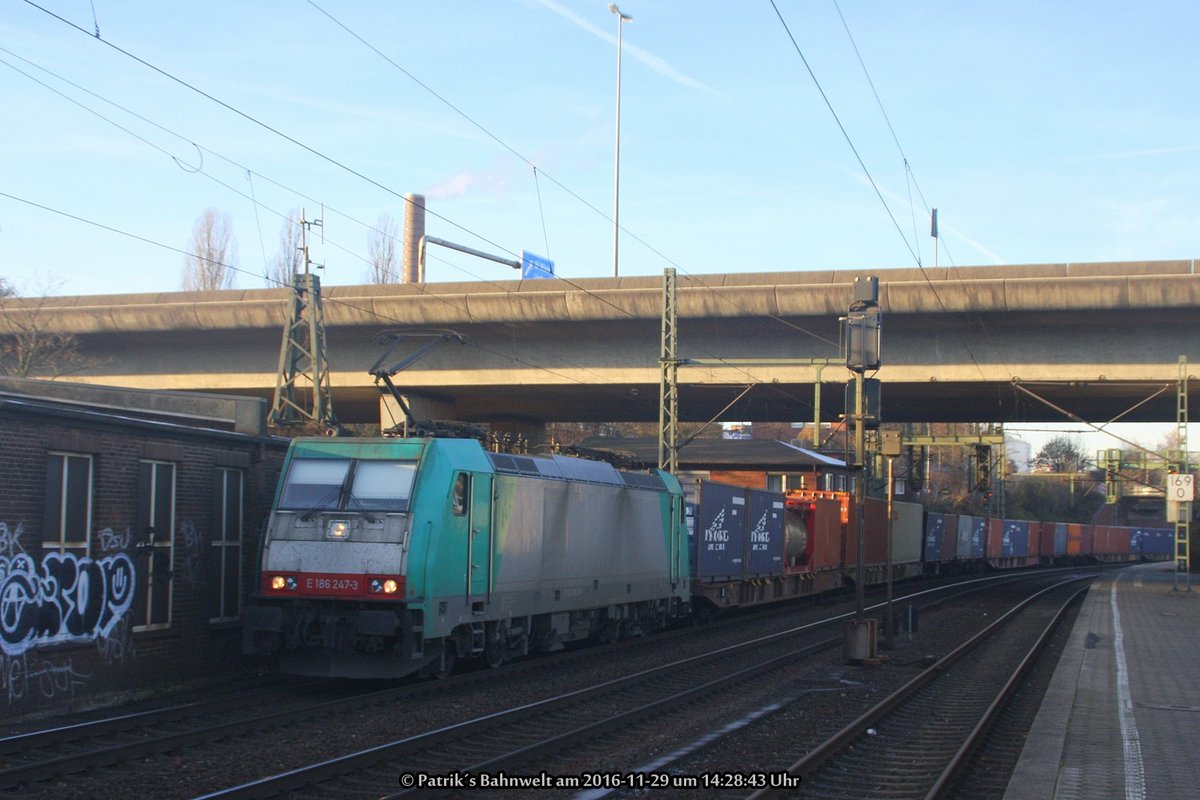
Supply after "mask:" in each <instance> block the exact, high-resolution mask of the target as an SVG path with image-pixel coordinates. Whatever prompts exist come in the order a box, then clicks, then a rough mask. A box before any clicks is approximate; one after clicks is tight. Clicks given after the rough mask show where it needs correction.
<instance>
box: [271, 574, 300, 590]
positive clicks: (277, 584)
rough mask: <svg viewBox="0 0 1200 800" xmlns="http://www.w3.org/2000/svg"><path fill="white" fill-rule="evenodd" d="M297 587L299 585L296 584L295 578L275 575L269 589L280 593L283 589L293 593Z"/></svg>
mask: <svg viewBox="0 0 1200 800" xmlns="http://www.w3.org/2000/svg"><path fill="white" fill-rule="evenodd" d="M299 586H300V584H299V583H297V582H296V578H295V576H293V575H276V576H275V577H274V578H271V588H272V589H274V590H275V591H277V592H281V591H283V590H284V589H287V590H288V591H289V592H294V591H296V589H297V588H298V587H299Z"/></svg>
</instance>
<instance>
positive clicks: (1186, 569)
mask: <svg viewBox="0 0 1200 800" xmlns="http://www.w3.org/2000/svg"><path fill="white" fill-rule="evenodd" d="M1187 363H1188V362H1187V356H1180V357H1179V379H1178V381H1177V384H1176V390H1175V425H1176V431H1177V434H1178V435H1177V440H1178V442H1177V444H1176V446H1177V447H1178V448H1179V450H1178V451H1177V452H1176V453H1171V454H1170V455H1172V456H1174V458H1172V462H1173V463H1172V464H1171V467H1172V469H1173V471H1174V473H1175V474H1176V475H1187V476H1189V477H1190V476H1191V474H1192V465H1191V464H1190V463H1189V458H1188V367H1187ZM1168 508H1173V510H1174V512H1175V518H1174V519H1173V520H1171V522H1172V523H1173V524H1174V526H1175V586H1174V590H1175V591H1187V592H1190V591H1191V590H1192V573H1191V565H1190V561H1191V522H1192V503H1191V501H1182V502H1176V503H1173V504H1170V503H1169V504H1168Z"/></svg>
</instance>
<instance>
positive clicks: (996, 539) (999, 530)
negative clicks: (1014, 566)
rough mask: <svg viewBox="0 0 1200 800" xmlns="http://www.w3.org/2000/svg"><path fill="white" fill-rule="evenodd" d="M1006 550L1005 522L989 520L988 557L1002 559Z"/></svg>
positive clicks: (994, 519)
mask: <svg viewBox="0 0 1200 800" xmlns="http://www.w3.org/2000/svg"><path fill="white" fill-rule="evenodd" d="M1003 548H1004V520H1002V519H996V518H992V519H989V520H988V531H987V557H988V558H1000V554H1001V553H1002V552H1003Z"/></svg>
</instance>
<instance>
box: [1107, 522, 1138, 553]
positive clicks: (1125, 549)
mask: <svg viewBox="0 0 1200 800" xmlns="http://www.w3.org/2000/svg"><path fill="white" fill-rule="evenodd" d="M1132 537H1133V529H1132V528H1113V529H1112V533H1111V534H1110V535H1109V539H1108V544H1109V546H1110V547H1111V548H1112V552H1114V553H1118V554H1120V555H1123V556H1127V555H1129V554H1131V553H1132V552H1133V548H1132V546H1131V543H1130V540H1131V539H1132Z"/></svg>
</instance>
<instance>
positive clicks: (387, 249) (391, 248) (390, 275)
mask: <svg viewBox="0 0 1200 800" xmlns="http://www.w3.org/2000/svg"><path fill="white" fill-rule="evenodd" d="M398 240H399V230H398V229H397V227H396V221H395V220H394V219H392V218H391V217H390V216H388V215H387V214H380V215H379V219H378V220H377V221H376V222H375V227H374V228H372V229H371V232H370V233H369V234H367V256H368V257H369V258H370V259H371V273H370V274H369V275H368V276H367V281H368V282H369V283H397V282H398V281H399V279H400V274H399V273H398V272H397V271H396V242H397V241H398Z"/></svg>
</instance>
